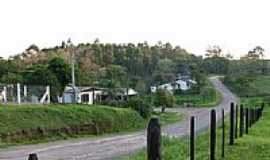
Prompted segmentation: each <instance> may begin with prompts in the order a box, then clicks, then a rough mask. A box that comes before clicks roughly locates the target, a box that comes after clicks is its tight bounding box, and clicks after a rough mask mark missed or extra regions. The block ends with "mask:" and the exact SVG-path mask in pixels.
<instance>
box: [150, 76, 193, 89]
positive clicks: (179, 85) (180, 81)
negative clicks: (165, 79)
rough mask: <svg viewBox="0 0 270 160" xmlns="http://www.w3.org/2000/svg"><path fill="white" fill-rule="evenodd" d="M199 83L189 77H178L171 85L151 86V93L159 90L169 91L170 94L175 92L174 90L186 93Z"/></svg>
mask: <svg viewBox="0 0 270 160" xmlns="http://www.w3.org/2000/svg"><path fill="white" fill-rule="evenodd" d="M196 84H197V82H196V81H195V80H193V79H191V78H190V77H189V76H188V77H187V76H178V78H177V79H176V80H175V81H174V82H171V83H165V84H162V85H158V86H151V92H152V93H155V92H156V91H157V89H164V90H167V91H169V92H171V93H172V92H173V91H174V90H178V89H180V90H182V91H186V90H189V89H191V88H192V87H193V86H194V85H196Z"/></svg>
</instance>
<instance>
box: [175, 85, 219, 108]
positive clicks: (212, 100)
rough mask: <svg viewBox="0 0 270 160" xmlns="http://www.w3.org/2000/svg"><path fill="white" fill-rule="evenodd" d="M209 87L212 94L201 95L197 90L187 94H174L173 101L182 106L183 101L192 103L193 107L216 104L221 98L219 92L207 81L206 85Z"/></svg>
mask: <svg viewBox="0 0 270 160" xmlns="http://www.w3.org/2000/svg"><path fill="white" fill-rule="evenodd" d="M204 87H207V88H209V89H210V90H211V91H212V92H213V94H210V95H209V96H207V98H206V97H203V96H202V95H201V94H200V93H199V92H197V93H192V92H191V93H188V94H176V95H175V101H176V104H177V105H178V106H183V105H184V103H192V105H194V106H195V107H213V106H216V105H218V104H219V103H220V102H221V100H222V96H221V94H220V93H219V92H218V91H216V90H215V89H214V86H213V85H212V84H211V83H210V82H209V81H207V83H206V86H204Z"/></svg>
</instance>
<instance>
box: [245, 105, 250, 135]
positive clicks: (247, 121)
mask: <svg viewBox="0 0 270 160" xmlns="http://www.w3.org/2000/svg"><path fill="white" fill-rule="evenodd" d="M245 110H246V125H245V127H246V134H248V127H249V113H248V108H246V109H245Z"/></svg>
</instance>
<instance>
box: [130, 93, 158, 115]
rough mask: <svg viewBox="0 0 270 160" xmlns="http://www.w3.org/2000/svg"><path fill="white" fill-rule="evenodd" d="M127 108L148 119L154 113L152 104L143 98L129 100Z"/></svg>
mask: <svg viewBox="0 0 270 160" xmlns="http://www.w3.org/2000/svg"><path fill="white" fill-rule="evenodd" d="M126 106H127V107H131V108H132V109H134V110H135V111H137V112H138V113H139V114H140V115H141V116H142V117H143V118H148V117H149V116H150V115H151V113H152V111H153V109H152V106H151V103H149V102H148V101H146V100H144V99H143V98H141V97H135V98H131V99H129V101H128V102H127V104H126Z"/></svg>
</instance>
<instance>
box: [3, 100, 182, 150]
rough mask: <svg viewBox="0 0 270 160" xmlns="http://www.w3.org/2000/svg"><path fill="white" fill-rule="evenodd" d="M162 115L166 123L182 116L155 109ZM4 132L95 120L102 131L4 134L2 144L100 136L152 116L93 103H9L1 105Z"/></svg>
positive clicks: (130, 128) (137, 125) (140, 126)
mask: <svg viewBox="0 0 270 160" xmlns="http://www.w3.org/2000/svg"><path fill="white" fill-rule="evenodd" d="M153 115H154V116H158V117H160V119H161V123H162V125H166V124H169V123H174V122H176V121H180V120H181V119H182V116H181V115H178V114H177V113H169V112H165V113H156V112H155V113H153ZM0 117H1V119H0V135H7V134H11V133H16V132H21V131H22V130H32V129H37V128H43V129H47V130H48V129H60V128H65V127H67V128H68V127H72V126H76V125H82V124H89V123H90V124H91V123H94V124H95V126H96V127H97V128H99V130H100V133H98V134H91V133H87V134H79V135H77V134H66V133H64V132H63V133H57V134H46V136H43V137H35V138H34V139H31V140H30V139H21V140H15V141H11V142H10V141H6V140H3V139H1V138H0V147H7V146H11V145H21V144H35V143H41V142H49V141H56V140H62V139H68V138H78V137H97V136H101V135H105V136H108V134H116V133H117V134H124V133H127V132H134V131H138V130H142V129H144V128H145V127H146V124H147V122H148V119H144V118H142V117H141V116H140V115H139V114H138V113H137V112H136V111H134V110H132V109H127V108H115V107H109V106H101V105H95V106H89V105H48V106H42V105H20V106H18V105H8V106H0Z"/></svg>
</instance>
